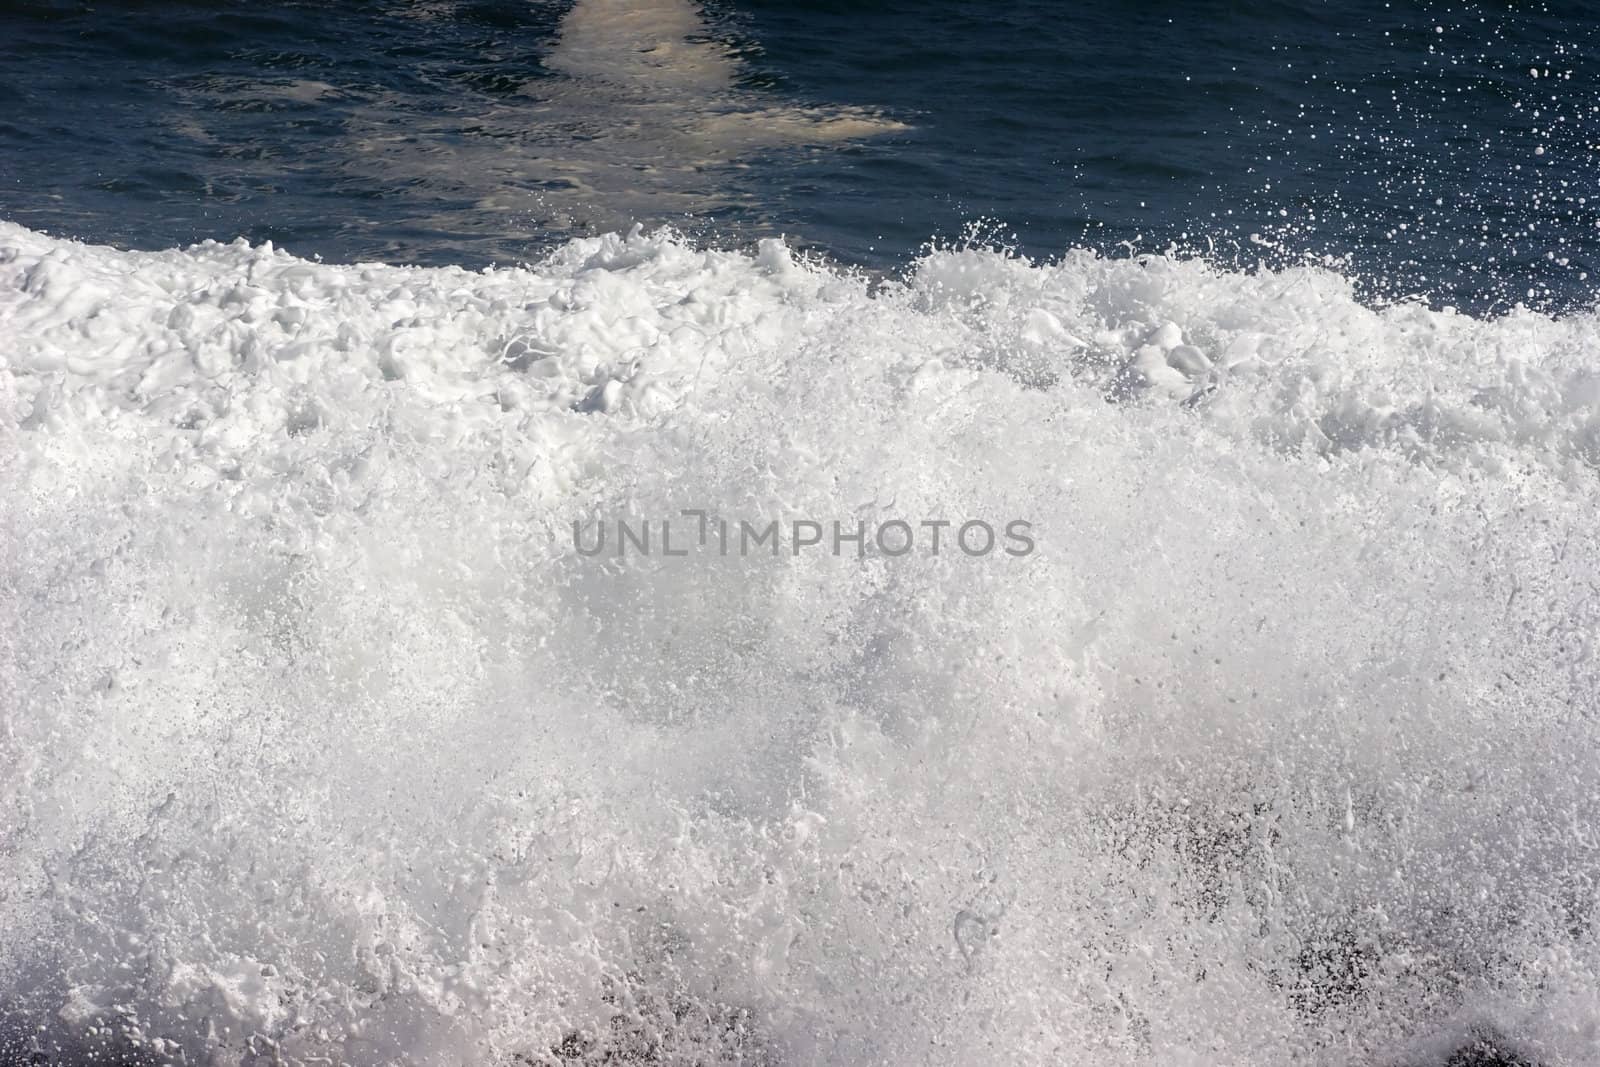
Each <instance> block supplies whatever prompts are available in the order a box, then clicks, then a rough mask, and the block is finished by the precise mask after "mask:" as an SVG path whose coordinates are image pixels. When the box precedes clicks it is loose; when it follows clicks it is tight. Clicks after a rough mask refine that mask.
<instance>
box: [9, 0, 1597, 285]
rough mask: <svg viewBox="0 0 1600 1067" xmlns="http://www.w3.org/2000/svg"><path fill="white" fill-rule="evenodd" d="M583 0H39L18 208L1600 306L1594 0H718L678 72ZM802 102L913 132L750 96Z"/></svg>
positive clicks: (374, 251) (376, 240)
mask: <svg viewBox="0 0 1600 1067" xmlns="http://www.w3.org/2000/svg"><path fill="white" fill-rule="evenodd" d="M611 6H613V7H615V8H617V9H619V10H622V9H626V8H627V7H628V6H629V5H625V4H621V3H617V4H613V5H611ZM633 6H635V7H637V5H633ZM570 7H571V5H570V4H568V3H552V2H544V0H479V2H474V0H394V2H373V0H359V2H353V3H341V4H322V3H309V2H307V3H282V2H276V0H267V2H250V3H245V2H238V3H219V2H179V3H162V4H149V3H130V2H109V3H94V4H89V3H71V2H65V0H47V2H39V0H25V2H17V0H13V2H10V3H8V4H6V5H5V8H4V10H3V12H0V18H3V19H4V22H3V24H0V114H3V118H0V214H3V215H4V217H6V218H9V219H11V220H12V221H15V222H19V223H22V224H24V225H27V226H30V227H33V228H35V229H40V230H44V231H47V232H51V233H57V234H60V235H62V236H71V237H77V238H80V239H83V240H91V241H99V242H106V243H112V244H116V245H118V246H123V247H133V248H164V247H170V246H174V245H182V244H189V243H192V242H195V241H198V240H202V239H205V238H215V239H220V240H228V239H232V238H234V237H237V236H244V237H246V238H248V239H250V240H252V241H255V242H260V241H263V240H271V241H273V242H274V243H276V244H277V245H278V246H280V247H283V248H286V249H288V250H289V251H292V252H294V253H296V254H297V255H302V256H320V257H322V258H323V259H324V260H326V261H329V262H342V263H348V262H356V261H365V260H381V261H383V262H388V263H406V264H427V265H445V264H454V265H465V266H482V265H486V264H489V263H502V264H508V263H520V262H525V261H527V260H529V259H530V258H535V257H537V256H538V255H539V254H540V253H541V252H543V251H546V250H548V249H549V248H550V247H551V246H552V245H553V244H555V243H558V242H560V241H562V240H564V239H566V238H568V237H570V236H573V235H578V234H586V233H595V232H603V231H606V230H612V229H617V228H619V227H621V228H626V224H627V223H628V222H630V221H639V222H642V223H645V224H646V225H648V226H657V225H661V224H671V225H674V226H677V227H679V228H680V229H682V230H683V231H685V232H687V233H690V234H693V235H696V236H697V237H702V238H705V239H708V240H713V241H718V242H721V243H727V242H730V241H739V240H749V239H752V238H755V237H760V236H771V235H775V234H785V235H788V236H789V237H790V238H791V240H793V241H794V242H795V243H796V244H798V245H799V246H802V247H809V248H815V249H817V250H819V251H821V252H823V253H825V254H827V255H829V256H831V257H834V258H836V259H837V260H839V261H841V262H844V263H850V264H860V265H865V266H869V267H872V268H875V269H879V270H884V271H895V270H899V269H901V268H903V267H904V265H905V264H906V262H907V260H908V259H909V258H910V257H911V256H912V255H913V254H914V253H916V252H917V251H918V250H920V249H921V248H922V247H923V246H924V245H925V244H927V243H928V242H930V241H932V242H946V243H948V242H960V241H963V240H970V239H974V238H976V239H979V240H984V241H990V242H998V243H1004V244H1008V245H1010V246H1013V247H1016V248H1017V249H1019V250H1021V251H1023V252H1025V253H1026V254H1028V255H1030V256H1035V257H1043V258H1048V257H1052V256H1056V255H1059V254H1061V253H1062V252H1064V251H1066V250H1067V249H1069V248H1074V247H1090V248H1095V249H1098V250H1101V251H1103V252H1108V253H1110V252H1116V251H1117V250H1119V249H1122V250H1138V251H1164V250H1166V249H1168V248H1172V247H1175V248H1178V249H1181V250H1185V251H1188V252H1201V251H1203V252H1205V253H1206V254H1207V255H1209V256H1211V257H1212V258H1214V259H1217V260H1220V261H1222V262H1227V263H1233V264H1239V265H1245V266H1248V265H1250V264H1253V263H1255V262H1256V261H1258V260H1266V261H1269V262H1284V261H1291V260H1295V259H1297V258H1303V257H1322V256H1331V257H1335V258H1336V259H1337V260H1338V261H1339V262H1340V263H1342V264H1346V266H1345V267H1343V268H1342V269H1344V270H1345V271H1346V272H1347V273H1350V274H1352V275H1354V276H1356V277H1359V278H1360V279H1361V280H1362V282H1363V284H1364V285H1365V286H1366V287H1368V288H1369V289H1370V290H1371V291H1372V292H1374V293H1376V294H1381V295H1382V296H1384V297H1387V298H1390V299H1394V298H1402V297H1407V296H1417V295H1420V296H1424V297H1426V298H1427V299H1429V300H1431V301H1433V302H1435V303H1447V304H1453V305H1457V306H1461V307H1471V308H1477V309H1482V310H1486V309H1488V308H1491V307H1498V308H1502V309H1503V308H1504V307H1506V306H1509V305H1511V304H1515V303H1517V302H1519V301H1521V302H1527V303H1529V304H1530V305H1533V306H1538V307H1553V308H1557V309H1563V308H1573V307H1579V308H1582V307H1590V306H1592V305H1593V304H1594V301H1595V292H1596V282H1595V280H1593V279H1591V278H1589V277H1588V275H1589V274H1590V272H1593V271H1594V270H1595V268H1596V266H1600V262H1597V253H1596V249H1597V247H1600V204H1597V203H1596V193H1597V190H1596V188H1595V182H1594V175H1595V174H1596V173H1600V139H1597V138H1600V135H1597V133H1596V129H1597V127H1600V58H1597V57H1600V8H1597V7H1596V6H1595V5H1594V4H1592V3H1581V2H1547V3H1466V4H1460V3H1452V4H1445V3H1435V4H1428V3H1386V2H1378V0H1354V2H1349V3H1327V2H1304V0H1303V2H1280V0H1249V2H1242V3H1240V2H1221V0H1201V2H1197V3H1169V2H1157V3H1143V2H1141V3H1105V4H1063V3H1058V2H1035V0H1017V2H1010V3H1005V4H995V3H987V2H970V3H962V2H952V0H938V2H933V3H925V2H917V3H911V2H901V3H897V2H883V0H879V2H874V3H868V4H857V3H818V2H803V3H789V2H771V3H766V2H761V0H754V2H750V3H719V2H713V3H708V4H705V5H704V6H702V7H697V8H695V9H694V10H693V11H691V12H690V13H688V14H687V15H681V13H680V16H676V20H677V21H676V24H674V25H672V26H669V27H667V33H668V34H670V35H672V38H673V40H674V41H675V42H676V44H675V45H674V46H673V48H672V49H669V50H668V51H669V52H671V54H670V55H667V56H665V57H663V58H661V59H660V60H659V61H656V62H652V63H648V64H645V65H644V66H635V67H629V66H628V65H627V64H623V63H618V62H617V61H616V56H618V55H624V54H632V55H634V56H637V55H638V54H639V53H640V50H641V49H643V48H648V47H653V45H654V43H655V42H654V41H653V40H652V41H644V40H642V38H640V36H639V25H640V23H639V20H638V19H637V17H635V19H634V21H633V22H631V23H630V21H629V20H628V19H626V18H617V19H613V20H612V26H611V27H610V28H609V29H602V30H601V31H599V32H597V33H593V34H591V38H592V39H591V40H589V41H588V42H587V45H586V47H587V48H588V51H589V52H590V54H591V57H592V58H594V59H595V62H594V63H593V64H592V65H591V68H590V69H589V70H587V71H578V72H574V71H572V70H569V69H563V66H562V62H563V59H565V58H570V56H569V53H575V52H576V53H581V52H582V51H583V49H582V48H579V47H577V46H575V45H574V44H573V42H572V41H571V39H570V35H569V40H568V43H567V46H566V47H565V48H563V45H562V36H561V24H562V19H563V18H564V17H566V16H567V13H568V9H569V8H570ZM647 33H648V31H647ZM680 34H681V35H682V36H681V37H680V36H678V35H680ZM697 65H698V67H699V75H700V76H698V77H685V71H686V70H687V71H690V72H693V71H694V70H695V69H696V67H697ZM673 67H676V68H677V69H676V70H672V69H670V68H673ZM710 68H715V69H710ZM651 70H654V71H655V72H656V73H655V74H653V75H652V74H651V73H650V72H651ZM596 86H603V88H602V89H600V91H598V92H596V91H595V87H596ZM798 109H820V110H821V111H822V112H823V113H827V112H829V111H830V110H838V109H849V110H856V109H859V110H860V111H862V112H863V113H864V115H865V116H868V117H870V119H876V120H878V121H879V122H881V124H882V125H883V128H882V130H881V131H880V132H878V133H877V134H875V135H872V136H862V137H859V138H857V137H842V136H840V137H835V136H830V135H828V134H821V135H818V134H817V132H816V131H811V133H810V134H809V135H808V133H807V132H806V131H804V130H801V129H792V130H789V131H787V132H786V133H778V134H775V135H773V136H761V135H752V131H751V130H750V129H748V128H742V127H741V124H737V123H732V124H730V123H722V124H718V123H717V122H716V121H715V120H716V119H717V118H718V117H723V118H726V117H727V116H730V115H733V116H738V115H741V114H743V115H748V114H751V113H757V114H759V113H761V112H763V111H774V112H782V111H789V112H797V110H798ZM742 125H743V127H748V126H749V125H751V124H750V123H744V124H742ZM974 228H975V229H974Z"/></svg>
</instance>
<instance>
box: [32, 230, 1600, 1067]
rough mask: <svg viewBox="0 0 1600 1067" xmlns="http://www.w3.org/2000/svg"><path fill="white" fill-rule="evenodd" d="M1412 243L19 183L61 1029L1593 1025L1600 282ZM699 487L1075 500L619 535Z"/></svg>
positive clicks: (1378, 1058)
mask: <svg viewBox="0 0 1600 1067" xmlns="http://www.w3.org/2000/svg"><path fill="white" fill-rule="evenodd" d="M1353 291H1354V290H1353V282H1352V281H1351V280H1349V279H1347V278H1346V277H1342V276H1341V275H1340V274H1338V273H1336V272H1334V271H1331V270H1322V269H1311V268H1305V269H1296V270H1285V271H1276V272H1275V271H1267V270H1262V271H1258V272H1254V273H1229V272H1224V271H1221V270H1219V269H1216V268H1214V267H1211V266H1208V265H1207V264H1205V263H1203V262H1199V261H1193V260H1177V259H1167V258H1159V257H1152V258H1138V259H1128V258H1106V257H1103V256H1100V255H1096V254H1094V253H1091V252H1086V251H1077V252H1071V253H1069V254H1067V255H1065V256H1064V257H1062V258H1061V259H1059V260H1058V261H1055V262H1051V263H1042V264H1041V263H1031V262H1027V261H1024V260H1021V259H1017V258H1014V257H1008V256H1007V255H1005V254H1002V253H1000V252H994V251H986V250H982V249H952V250H946V251H938V252H931V253H929V254H928V255H926V256H924V257H923V258H921V259H920V260H919V261H917V262H915V263H914V264H911V265H909V266H908V267H907V269H906V271H905V273H904V275H903V276H902V277H901V278H899V279H898V280H891V281H884V280H882V279H873V278H869V277H865V276H859V275H856V274H852V273H849V272H844V271H841V270H839V269H836V268H833V267H830V266H828V265H826V264H823V263H818V262H811V261H807V260H805V259H804V258H803V257H798V256H797V255H795V254H794V253H793V252H792V251H791V250H790V249H789V248H787V247H786V246H785V245H784V244H782V243H780V242H776V241H773V242H767V243H764V244H762V245H760V246H759V248H756V249H753V250H751V251H749V252H738V251H718V250H703V249H699V248H696V247H694V246H692V245H690V244H688V243H685V242H683V241H680V240H677V239H674V238H673V237H671V236H670V235H666V234H653V235H652V234H645V233H641V232H639V231H635V232H633V233H631V234H629V235H627V236H617V235H613V236H607V237H601V238H592V239H582V240H576V241H573V242H572V243H570V244H567V245H566V246H564V247H562V248H561V249H559V250H558V251H556V252H555V253H554V254H552V255H551V256H550V257H548V258H547V259H545V260H544V261H541V262H539V263H538V264H536V265H534V266H531V267H529V268H526V269H499V270H492V271H486V272H470V271H466V270H461V269H427V270H424V269H408V268H400V267H388V266H333V265H323V264H320V263H315V262H308V261H305V260H301V259H297V258H294V257H292V256H290V255H287V254H285V253H283V252H281V251H278V250H275V249H273V248H272V247H270V246H257V247H251V246H248V245H246V244H244V243H242V242H241V243H236V244H231V245H219V244H206V245H200V246H196V247H193V248H190V249H186V250H183V251H170V252H160V253H137V252H123V251H115V250H111V249H107V248H102V247H93V246H85V245H80V244H76V243H73V242H70V241H64V240H58V239H55V238H51V237H47V236H44V235H41V234H39V233H35V232H32V231H29V230H27V229H24V228H22V227H19V226H16V225H11V224H0V479H3V483H4V484H3V492H0V539H3V547H0V603H3V604H4V610H3V611H0V625H3V630H0V693H3V694H4V700H3V702H0V716H3V718H0V827H3V830H4V832H3V834H0V857H3V859H0V1007H3V1010H4V1012H5V1014H6V1018H7V1020H8V1029H6V1030H5V1031H4V1037H3V1040H5V1041H9V1042H11V1046H10V1047H11V1049H12V1051H15V1050H16V1049H17V1048H23V1047H26V1046H27V1045H29V1044H30V1043H32V1044H36V1045H38V1046H39V1047H41V1048H57V1047H60V1048H100V1049H106V1048H110V1049H113V1050H118V1051H119V1054H120V1053H126V1052H129V1051H130V1050H135V1049H140V1048H142V1049H145V1050H147V1051H152V1052H154V1053H155V1054H156V1055H158V1056H159V1057H161V1058H163V1059H164V1060H166V1061H171V1062H213V1063H224V1064H247V1063H271V1062H286V1063H297V1064H311V1063H328V1062H337V1063H349V1064H357V1065H375V1064H388V1063H411V1064H474V1065H476V1064H511V1063H525V1064H526V1063H536V1064H560V1063H603V1062H610V1063H624V1062H640V1063H670V1064H690V1063H702V1064H723V1063H726V1064H734V1063H742V1064H772V1065H778V1064H784V1065H788V1064H867V1063H875V1064H895V1065H913V1064H950V1065H971V1064H983V1063H1031V1064H1086V1065H1087V1064H1095V1065H1106V1064H1130V1065H1131V1064H1159V1065H1182V1064H1194V1065H1202V1064H1204V1065H1213V1064H1239V1065H1261V1067H1267V1065H1280V1064H1286V1063H1306V1064H1354V1063H1361V1064H1397V1065H1398V1064H1429V1063H1442V1062H1443V1061H1444V1059H1445V1058H1446V1057H1448V1056H1449V1055H1450V1054H1451V1052H1452V1050H1454V1049H1456V1048H1459V1047H1461V1046H1462V1045H1463V1044H1464V1043H1466V1042H1468V1041H1470V1040H1472V1039H1473V1037H1474V1035H1496V1036H1495V1040H1497V1041H1500V1042H1503V1044H1504V1046H1505V1047H1508V1048H1511V1049H1513V1050H1515V1052H1516V1053H1517V1054H1518V1055H1520V1056H1523V1057H1526V1058H1527V1059H1529V1060H1531V1061H1536V1062H1539V1063H1543V1064H1580V1063H1585V1062H1590V1061H1591V1056H1592V1052H1593V1049H1594V1047H1595V1044H1596V1040H1597V1032H1600V1031H1597V1027H1600V1002H1597V1001H1596V997H1595V990H1596V989H1597V988H1600V941H1597V931H1596V917H1597V916H1596V903H1597V898H1596V879H1597V876H1600V836H1597V834H1596V830H1595V827H1596V825H1597V823H1596V816H1597V814H1600V811H1597V809H1600V781H1597V777H1600V774H1597V770H1596V769H1597V768H1600V760H1597V756H1600V753H1597V751H1596V749H1597V740H1600V731H1597V727H1596V721H1595V716H1596V713H1597V711H1600V700H1597V693H1600V689H1597V685H1596V682H1597V678H1596V673H1597V662H1596V649H1595V634H1596V632H1597V623H1600V603H1597V599H1596V597H1597V592H1600V585H1597V583H1600V528H1597V525H1596V523H1595V521H1594V520H1595V515H1596V506H1597V504H1600V317H1597V316H1596V315H1595V314H1593V313H1588V314H1575V315H1570V316H1566V317H1563V318H1549V317H1545V316H1542V315H1539V314H1535V313H1533V312H1529V311H1525V310H1516V311H1512V312H1511V313H1509V314H1504V315H1503V316H1501V317H1498V318H1494V319H1479V318H1473V317H1470V316H1466V315H1461V314H1456V313H1453V312H1451V311H1449V310H1445V311H1431V310H1428V309H1427V308H1425V307H1423V306H1421V305H1420V304H1404V303H1402V304H1397V305H1393V306H1387V307H1383V308H1379V309H1375V308H1373V307H1370V306H1364V305H1363V304H1362V303H1361V302H1359V301H1358V300H1356V299H1355V297H1354V296H1353ZM682 508H703V509H710V510H713V511H716V512H719V513H726V514H729V515H736V516H741V517H747V518H757V517H764V518H770V519H781V520H788V519H793V518H795V517H799V516H804V517H806V518H819V519H825V520H832V519H838V520H850V521H854V520H857V519H865V520H872V521H876V522H882V521H886V520H890V519H895V518H903V519H909V520H912V521H916V520H919V519H923V518H927V517H938V518H949V519H954V520H961V519H966V518H983V519H987V520H990V521H992V522H995V523H997V524H998V523H1003V522H1005V521H1007V520H1009V519H1012V518H1024V519H1027V520H1029V521H1031V522H1032V523H1033V526H1034V530H1035V534H1036V537H1037V541H1038V551H1036V552H1035V553H1033V554H1032V555H1029V556H1027V557H1026V558H1020V559H1014V558H1008V557H1002V556H998V555H997V556H994V557H985V558H981V559H975V558H969V557H967V556H964V555H962V554H955V553H945V554H941V555H938V556H927V555H920V554H919V555H913V556H907V557H904V558H886V557H884V556H882V555H879V554H875V553H869V554H868V555H867V557H866V558H865V559H857V558H855V557H854V556H853V555H845V556H842V557H834V556H832V555H827V554H809V555H801V556H792V555H785V556H783V557H780V558H778V559H773V558H770V557H750V558H727V559H724V558H716V557H712V556H704V555H702V556H696V557H693V558H689V559H671V558H661V557H650V558H629V559H623V560H616V559H600V558H596V559H590V558H583V557H580V556H579V555H578V554H577V553H575V552H574V551H573V546H572V542H571V536H570V528H571V523H572V522H573V521H574V520H575V519H576V520H592V519H596V518H601V519H612V518H616V517H618V516H630V515H631V516H650V517H654V516H660V515H671V514H676V513H677V511H678V510H679V509H682ZM630 1057H632V1058H631V1059H630Z"/></svg>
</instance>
